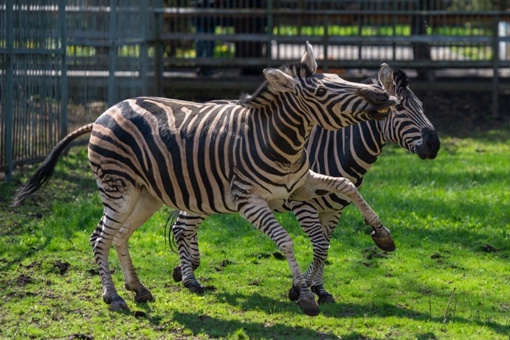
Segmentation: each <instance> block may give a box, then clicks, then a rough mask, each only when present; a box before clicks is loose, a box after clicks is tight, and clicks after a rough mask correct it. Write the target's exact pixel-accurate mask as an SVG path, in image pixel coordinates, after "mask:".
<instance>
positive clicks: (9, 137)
mask: <svg viewBox="0 0 510 340" xmlns="http://www.w3.org/2000/svg"><path fill="white" fill-rule="evenodd" d="M13 10H14V9H13V1H12V0H7V2H6V16H5V17H6V18H7V20H6V24H7V50H8V51H7V70H6V71H7V76H6V80H7V82H6V83H7V86H6V89H5V97H6V98H5V143H4V148H5V149H4V152H5V160H6V162H7V169H6V171H5V180H6V181H10V180H11V179H12V168H13V159H12V158H13V146H14V143H13V129H14V98H13V96H14V61H13V58H14V20H13V17H14V13H13Z"/></svg>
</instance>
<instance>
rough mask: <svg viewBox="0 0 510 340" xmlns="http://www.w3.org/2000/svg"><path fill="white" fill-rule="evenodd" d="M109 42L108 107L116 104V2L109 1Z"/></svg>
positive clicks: (115, 0) (114, 0)
mask: <svg viewBox="0 0 510 340" xmlns="http://www.w3.org/2000/svg"><path fill="white" fill-rule="evenodd" d="M109 33H110V41H109V46H108V48H109V54H108V106H112V105H114V104H115V103H116V102H117V98H116V88H115V86H116V81H115V70H116V69H117V42H116V38H117V0H110V32H109Z"/></svg>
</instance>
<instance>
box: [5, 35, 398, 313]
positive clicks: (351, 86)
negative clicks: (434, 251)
mask: <svg viewBox="0 0 510 340" xmlns="http://www.w3.org/2000/svg"><path fill="white" fill-rule="evenodd" d="M316 69H317V63H316V61H315V56H314V54H313V49H312V46H311V45H310V44H309V43H308V42H307V43H306V47H305V52H304V54H303V57H302V59H301V61H300V62H297V63H291V64H287V65H283V66H282V67H280V68H268V69H265V70H264V71H263V73H264V76H265V81H264V83H263V84H262V85H261V87H260V88H259V89H258V90H257V91H256V92H255V93H254V94H253V95H250V96H245V97H244V98H243V100H241V101H240V102H239V103H238V104H216V103H194V102H188V101H182V100H175V99H168V98H158V97H137V98H131V99H126V100H124V101H122V102H120V103H118V104H116V105H114V106H112V107H111V108H109V109H108V110H106V111H105V112H104V113H103V114H102V115H101V116H99V117H98V119H97V120H96V121H95V122H94V123H91V124H87V125H85V126H83V127H81V128H79V129H77V130H75V131H74V132H71V133H70V134H69V135H67V136H66V137H64V139H62V140H61V141H60V142H59V143H58V144H57V145H56V146H55V147H54V149H53V150H52V151H51V152H50V154H49V155H48V156H47V157H46V159H45V160H44V162H43V163H42V164H41V165H40V167H39V168H38V169H37V170H36V172H35V173H34V174H33V175H32V177H31V178H30V179H29V180H28V182H27V183H25V184H24V185H23V186H21V187H20V189H19V190H18V191H17V193H16V195H15V197H14V201H13V204H14V205H19V204H21V203H22V202H23V200H25V199H26V198H27V197H28V196H30V195H31V194H33V193H34V192H35V191H36V190H37V189H39V188H40V187H41V186H42V185H43V184H44V183H45V182H47V181H48V179H49V178H50V176H51V173H52V171H53V169H54V167H55V164H56V162H57V160H58V157H59V155H60V154H61V153H62V152H63V150H64V149H65V148H66V147H67V146H68V145H69V143H70V142H71V141H72V140H74V139H76V138H77V137H79V136H81V135H83V134H86V133H91V136H90V138H89V145H88V158H89V162H90V166H91V168H92V171H93V173H94V175H95V177H96V182H97V186H98V190H99V195H100V198H101V200H102V203H103V208H104V212H103V216H102V217H101V219H100V221H99V223H98V225H97V227H96V229H95V230H94V231H93V232H92V235H91V237H90V244H91V246H92V249H93V253H94V258H95V261H96V263H97V265H98V268H99V274H100V278H101V286H102V291H103V293H102V295H103V301H104V302H105V303H106V304H108V305H109V307H110V308H111V309H112V310H114V311H121V310H126V311H128V310H129V307H128V305H127V303H126V302H125V300H124V299H123V298H122V297H121V296H120V295H119V294H118V292H117V290H116V288H115V286H114V283H113V280H112V276H111V272H110V268H109V265H108V257H109V250H110V248H111V246H112V243H113V245H114V247H115V250H116V253H117V257H118V259H119V262H120V266H121V270H122V273H123V276H124V281H125V288H126V289H127V290H129V291H133V292H134V293H135V301H136V302H147V301H152V300H154V297H153V296H152V293H151V292H150V291H149V290H148V289H147V288H146V287H145V286H144V285H143V284H142V283H141V282H140V280H139V279H138V277H137V275H136V273H135V269H134V267H133V263H132V260H131V258H130V254H129V250H128V240H129V238H130V236H131V235H132V233H133V232H134V231H135V229H137V228H138V227H140V226H141V225H142V224H143V223H144V222H145V221H146V220H147V219H149V217H151V216H152V215H153V214H154V213H155V212H156V211H157V210H158V209H159V208H160V207H161V206H162V205H163V204H165V205H167V206H169V207H171V208H174V209H178V210H182V211H186V212H189V213H191V214H199V215H211V214H218V213H235V212H238V213H239V214H240V215H241V216H243V217H244V218H245V219H247V220H248V221H249V222H250V223H251V224H253V225H254V226H255V227H256V228H257V229H259V230H261V231H262V232H263V233H265V234H266V235H267V236H269V237H270V238H271V239H272V240H273V241H274V242H275V243H276V245H277V247H278V248H279V249H280V251H281V252H282V253H283V254H284V255H285V257H286V259H287V262H288V264H289V267H290V270H291V272H292V276H293V286H294V287H296V289H297V291H299V297H298V299H297V303H298V305H299V306H300V307H301V309H302V311H303V312H304V313H305V314H307V315H311V316H315V315H318V314H319V313H320V310H319V307H318V305H317V303H316V301H315V300H314V295H313V293H312V292H311V291H310V289H309V288H308V287H307V285H306V282H305V278H304V275H303V273H302V272H301V271H300V269H299V266H298V264H297V261H296V259H295V256H294V253H293V249H292V240H291V238H290V236H289V234H288V233H287V232H286V231H285V229H283V227H282V226H281V225H279V223H278V222H277V220H276V218H275V216H274V215H273V213H272V207H273V205H274V204H276V203H278V204H279V202H283V201H284V200H285V199H287V198H289V197H294V196H295V197H297V198H299V199H302V198H309V197H314V196H316V195H318V194H324V193H326V192H343V193H344V194H346V195H348V196H349V197H350V198H351V199H352V200H353V201H354V202H355V203H356V204H357V207H358V208H359V209H360V211H361V212H362V214H363V217H364V218H365V219H366V220H367V221H368V223H369V224H370V225H372V226H373V227H374V228H378V229H381V230H382V229H383V228H384V227H383V226H382V224H381V222H380V220H379V217H378V216H377V214H376V213H375V212H374V211H373V210H372V209H371V208H370V206H369V205H368V204H367V203H366V202H365V201H364V199H363V198H362V196H361V195H360V194H359V192H358V191H357V189H356V187H355V186H354V185H353V184H352V183H351V182H350V181H348V180H345V179H336V178H333V177H328V176H324V175H318V174H316V173H314V172H313V171H311V170H310V169H309V163H308V157H307V156H306V151H305V149H304V146H305V143H306V141H307V139H308V136H309V134H310V132H311V130H312V128H313V126H315V125H317V124H319V125H321V126H323V127H324V128H327V129H339V128H342V127H344V126H347V125H350V124H354V123H357V122H360V121H365V120H369V119H374V118H379V119H380V118H384V117H385V116H386V115H387V114H388V113H389V110H390V107H392V106H394V105H396V103H397V101H396V98H395V97H393V96H389V95H388V94H387V93H386V92H385V91H384V90H382V89H381V88H380V87H377V86H374V85H371V84H358V83H353V82H348V81H346V80H344V79H342V78H340V77H339V76H338V75H335V74H317V73H316V72H315V71H316ZM184 234H185V232H184V230H183V232H182V233H181V235H184ZM189 271H190V272H191V273H190V275H191V276H192V275H193V271H192V269H191V268H190V270H189ZM183 274H184V275H183V276H184V277H186V275H187V274H188V271H187V269H186V268H184V267H183ZM188 282H191V283H190V285H193V280H188Z"/></svg>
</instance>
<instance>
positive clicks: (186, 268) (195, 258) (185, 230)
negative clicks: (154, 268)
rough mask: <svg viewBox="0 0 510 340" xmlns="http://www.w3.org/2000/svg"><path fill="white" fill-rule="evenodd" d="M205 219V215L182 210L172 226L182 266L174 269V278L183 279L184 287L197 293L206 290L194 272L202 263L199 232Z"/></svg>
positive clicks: (176, 279) (175, 279) (177, 280)
mask: <svg viewBox="0 0 510 340" xmlns="http://www.w3.org/2000/svg"><path fill="white" fill-rule="evenodd" d="M203 220H204V217H202V216H199V215H192V214H189V213H186V212H184V211H181V212H180V214H179V217H178V219H177V221H176V222H175V224H174V226H173V227H172V233H173V235H174V237H175V242H176V243H177V251H178V252H179V262H180V266H177V267H175V268H174V270H173V279H174V281H176V282H179V281H182V282H183V285H184V287H186V288H188V289H189V291H190V292H192V293H196V294H202V293H203V292H204V288H203V287H202V286H201V285H200V283H199V282H198V281H197V279H196V278H195V274H194V270H195V269H197V268H198V266H199V265H200V252H199V248H198V239H197V232H198V227H199V224H200V223H201V222H202V221H203Z"/></svg>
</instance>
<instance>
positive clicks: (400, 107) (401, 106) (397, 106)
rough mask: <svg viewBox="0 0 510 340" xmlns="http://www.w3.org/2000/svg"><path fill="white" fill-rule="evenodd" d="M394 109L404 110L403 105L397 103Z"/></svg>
mask: <svg viewBox="0 0 510 340" xmlns="http://www.w3.org/2000/svg"><path fill="white" fill-rule="evenodd" d="M395 109H396V110H397V111H403V110H404V105H402V103H399V104H397V105H396V106H395Z"/></svg>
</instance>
